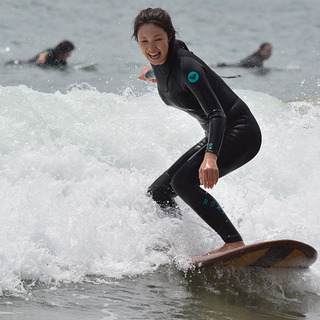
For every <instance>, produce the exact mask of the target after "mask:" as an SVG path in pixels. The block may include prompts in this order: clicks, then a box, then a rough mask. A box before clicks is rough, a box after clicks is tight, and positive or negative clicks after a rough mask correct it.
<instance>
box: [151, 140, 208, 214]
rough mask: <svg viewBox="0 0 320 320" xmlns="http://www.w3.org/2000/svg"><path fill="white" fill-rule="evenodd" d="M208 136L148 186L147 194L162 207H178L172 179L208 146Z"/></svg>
mask: <svg viewBox="0 0 320 320" xmlns="http://www.w3.org/2000/svg"><path fill="white" fill-rule="evenodd" d="M206 141H207V140H206V138H204V139H202V140H201V141H200V142H199V143H197V144H196V145H194V146H193V147H192V148H191V149H189V150H188V151H187V152H186V153H184V154H183V155H182V156H181V157H180V158H179V159H178V160H177V161H176V162H175V163H174V164H173V165H172V166H171V167H170V168H169V169H168V170H167V171H165V172H164V173H163V174H162V175H161V176H160V177H159V178H158V179H157V180H156V181H155V182H153V184H152V185H151V186H150V187H149V188H148V192H147V194H148V195H149V196H151V197H152V199H153V200H154V201H156V202H157V203H158V205H159V206H160V207H161V208H162V209H166V208H175V209H176V208H178V205H177V203H176V202H175V200H174V198H175V197H176V196H177V194H176V192H175V191H174V190H173V189H172V186H171V180H172V177H173V176H174V175H175V174H176V172H177V171H178V170H179V169H180V168H181V167H182V166H183V165H184V164H185V163H186V162H187V161H188V159H190V157H192V156H193V155H194V154H195V153H197V152H198V151H199V150H200V149H201V148H203V147H204V146H206Z"/></svg>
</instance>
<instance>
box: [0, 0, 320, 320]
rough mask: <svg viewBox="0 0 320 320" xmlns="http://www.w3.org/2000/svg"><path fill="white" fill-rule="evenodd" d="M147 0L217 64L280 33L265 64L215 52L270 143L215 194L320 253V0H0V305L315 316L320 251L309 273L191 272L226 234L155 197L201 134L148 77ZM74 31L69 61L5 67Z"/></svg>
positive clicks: (98, 315) (148, 315)
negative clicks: (138, 20)
mask: <svg viewBox="0 0 320 320" xmlns="http://www.w3.org/2000/svg"><path fill="white" fill-rule="evenodd" d="M146 7H162V8H164V9H166V10H167V11H168V12H169V13H170V14H171V17H172V20H173V23H174V25H175V27H176V28H177V31H178V38H180V39H182V40H184V41H185V42H186V44H187V45H188V47H189V49H190V50H191V51H193V52H194V53H195V54H197V55H198V56H199V57H201V58H202V59H203V60H205V61H206V62H207V63H208V64H209V65H212V66H214V65H215V64H216V63H217V62H234V61H237V60H239V59H242V58H244V57H246V56H247V55H249V54H251V53H252V52H254V51H255V50H257V48H258V47H259V46H260V44H261V43H263V42H270V43H271V44H272V45H273V54H272V56H271V58H270V59H269V60H268V61H266V63H265V69H264V70H247V69H240V68H224V69H217V68H214V67H213V69H214V70H215V71H216V72H217V73H218V74H220V75H222V76H233V75H241V77H239V78H234V79H225V81H226V82H227V83H228V85H229V86H230V87H231V88H232V89H234V90H235V92H236V93H237V94H238V95H239V96H240V97H241V98H242V99H243V100H244V101H245V102H246V103H247V104H248V105H249V106H250V108H251V110H252V112H253V113H254V115H255V117H256V119H257V121H258V122H259V125H260V127H261V130H262V134H263V145H262V148H261V151H260V152H259V154H258V155H257V156H256V158H255V159H254V160H252V161H251V162H250V163H248V164H247V165H245V166H244V167H242V168H241V169H239V170H237V171H236V172H234V173H232V174H230V175H228V176H226V177H224V178H223V179H221V180H220V181H219V183H218V185H217V186H216V187H215V188H214V189H213V190H212V191H210V192H211V193H212V195H214V197H215V198H216V199H217V200H218V201H219V202H220V203H221V205H222V206H223V208H224V210H225V211H226V212H227V214H228V216H229V217H230V219H231V220H232V221H233V222H234V223H235V225H236V226H237V227H238V229H239V230H240V232H241V234H242V236H243V238H244V240H245V242H246V243H247V244H250V243H255V242H259V241H266V240H276V239H295V240H298V241H303V242H306V243H308V244H310V245H312V246H314V247H315V248H316V249H317V250H318V251H319V250H320V237H319V235H320V233H319V225H320V215H319V207H320V201H319V189H320V179H319V178H320V167H319V161H320V143H319V137H320V109H319V107H320V93H319V90H320V80H319V79H320V62H319V50H320V47H319V40H318V39H319V34H320V21H319V12H320V1H318V0H305V1H302V0H300V1H298V0H281V1H279V0H269V1H267V2H266V1H262V0H255V1H249V0H237V1H233V0H232V1H231V0H225V1H220V0H219V1H218V0H202V1H201V0H199V1H190V0H177V1H172V0H162V1H152V0H149V1H147V0H136V1H131V0H130V1H129V0H118V1H116V0H114V1H106V0H95V1H84V0H64V1H62V0H56V1H54V2H53V1H48V0H24V1H21V0H2V1H1V4H0V17H1V19H0V30H1V32H0V40H1V41H0V73H1V78H0V136H1V139H0V199H1V206H0V319H4V320H7V319H8V320H9V319H10V320H11V319H14V320H20V319H21V320H22V319H24V320H29V319H30V320H31V319H32V320H40V319H46V320H51V319H60V320H67V319H79V320H82V319H97V320H107V319H112V320H115V319H117V320H118V319H150V320H156V319H157V320H158V319H188V320H193V319H197V320H198V319H200V320H202V319H204V320H209V319H210V320H227V319H228V320H250V319H252V320H256V319H262V320H267V319H268V320H269V319H276V320H278V319H279V320H280V319H281V320H282V319H283V320H284V319H294V320H298V319H304V320H316V319H319V318H320V259H319V261H317V262H316V263H315V264H313V265H312V266H311V268H309V269H307V270H259V269H244V270H217V271H210V272H208V271H207V272H195V271H193V270H191V268H190V264H189V262H190V258H191V257H192V256H195V255H200V254H203V253H205V252H207V251H210V250H212V249H214V248H217V247H219V246H221V245H222V242H221V240H220V238H219V237H218V236H217V235H216V234H215V233H214V232H213V231H212V230H211V229H210V228H209V227H208V226H207V225H206V224H205V223H204V222H203V221H202V220H201V219H200V218H199V217H198V216H197V215H196V214H195V213H194V212H193V211H192V210H191V209H189V208H188V207H187V206H186V205H185V204H184V203H183V202H182V201H181V200H179V199H178V203H179V205H180V207H181V208H182V213H183V216H182V219H178V218H172V217H168V216H165V215H164V214H163V213H161V212H160V211H159V210H158V208H157V207H156V205H155V204H154V203H153V202H152V200H151V199H150V198H148V197H146V194H145V193H146V190H147V188H148V186H149V185H150V184H151V183H152V182H153V181H154V180H155V179H156V178H157V177H158V176H159V175H160V174H161V173H162V172H163V171H164V170H166V168H168V167H169V166H170V165H171V164H172V163H173V162H174V161H175V160H176V159H177V158H178V157H179V156H180V155H181V154H182V153H184V152H185V151H186V150H187V149H188V148H189V147H191V146H192V145H194V144H195V143H196V142H197V141H199V140H200V139H201V138H202V137H203V132H202V129H201V128H200V126H199V124H198V123H197V122H196V121H195V120H194V119H192V118H191V117H189V116H187V115H186V114H184V113H182V112H180V111H178V110H175V109H173V108H170V107H167V106H165V105H164V103H163V102H162V101H161V99H160V98H159V96H158V94H157V90H156V88H155V86H154V85H153V84H147V83H144V82H141V81H138V80H137V76H138V75H139V72H140V70H141V68H142V67H143V66H145V65H146V64H147V61H145V59H144V57H143V56H142V55H141V53H140V52H139V48H138V45H137V44H136V42H135V41H134V40H133V39H131V35H132V21H133V19H134V17H135V16H136V15H137V14H138V12H139V11H140V10H141V9H143V8H146ZM64 39H68V40H70V41H72V42H74V44H75V46H76V50H75V51H74V52H73V53H72V56H71V57H70V58H69V60H68V65H69V66H68V67H67V68H66V69H64V70H54V69H50V68H46V69H44V68H38V67H30V66H29V67H27V66H24V67H21V66H20V67H12V66H7V65H5V62H6V61H8V60H12V59H29V58H31V57H33V56H35V55H36V54H37V53H39V52H40V51H41V50H42V49H46V48H50V47H54V46H55V45H56V44H57V43H58V42H60V41H61V40H64ZM86 63H95V65H94V66H93V67H91V68H89V69H80V70H79V69H76V68H75V67H76V66H77V65H80V64H86Z"/></svg>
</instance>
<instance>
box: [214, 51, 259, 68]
mask: <svg viewBox="0 0 320 320" xmlns="http://www.w3.org/2000/svg"><path fill="white" fill-rule="evenodd" d="M263 61H264V59H263V57H262V56H261V54H260V53H259V52H255V53H253V54H252V55H250V56H249V57H247V58H245V59H243V60H240V61H238V62H235V63H224V62H221V63H218V64H217V67H243V68H249V69H250V68H263Z"/></svg>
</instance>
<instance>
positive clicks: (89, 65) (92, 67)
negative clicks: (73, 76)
mask: <svg viewBox="0 0 320 320" xmlns="http://www.w3.org/2000/svg"><path fill="white" fill-rule="evenodd" d="M97 65H98V63H96V62H90V63H83V64H77V65H75V66H74V67H73V69H75V70H89V71H91V70H95V69H96V67H97Z"/></svg>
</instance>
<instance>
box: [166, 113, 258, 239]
mask: <svg viewBox="0 0 320 320" xmlns="http://www.w3.org/2000/svg"><path fill="white" fill-rule="evenodd" d="M250 115H251V114H248V118H247V117H244V118H242V119H241V121H238V124H235V123H234V124H233V125H232V126H229V129H228V128H227V130H226V131H225V136H224V142H223V145H222V147H221V151H220V155H219V158H218V167H219V172H220V177H222V176H224V175H226V174H227V173H229V172H231V171H233V170H235V169H237V168H239V167H240V166H242V165H243V164H245V163H246V162H248V161H250V160H251V159H252V158H253V157H254V156H255V155H256V153H257V152H258V150H259V149H260V145H261V133H260V129H259V127H258V125H257V123H256V121H255V120H254V118H253V117H252V116H250ZM205 151H206V146H204V147H202V148H201V149H200V150H199V151H198V152H197V153H195V154H194V155H193V156H192V157H191V158H189V159H188V161H187V162H186V163H185V164H184V165H182V167H181V168H180V169H179V170H178V171H177V172H176V173H175V174H174V176H173V178H172V181H171V185H172V187H173V190H174V191H175V192H176V193H177V195H178V196H179V197H181V198H182V200H183V201H185V202H186V203H187V204H188V205H189V206H190V207H191V208H192V209H193V210H194V211H195V212H196V213H197V214H198V215H199V216H200V217H201V218H202V219H203V220H204V221H205V222H206V223H207V224H208V225H209V226H210V227H212V228H213V229H214V230H215V231H216V232H217V233H218V234H219V235H220V236H221V238H222V239H223V240H224V241H225V242H226V243H227V242H229V243H230V242H237V241H241V240H242V238H241V236H240V234H239V233H238V231H237V230H236V228H235V227H234V225H233V224H232V223H231V221H230V220H229V219H228V217H227V216H226V214H225V213H224V211H223V210H222V208H221V207H220V205H219V204H218V202H217V201H216V200H215V199H214V198H213V197H212V196H211V195H210V194H209V193H207V192H206V191H205V190H203V189H202V188H201V187H200V181H199V168H200V165H201V163H202V161H203V158H204V154H205Z"/></svg>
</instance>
